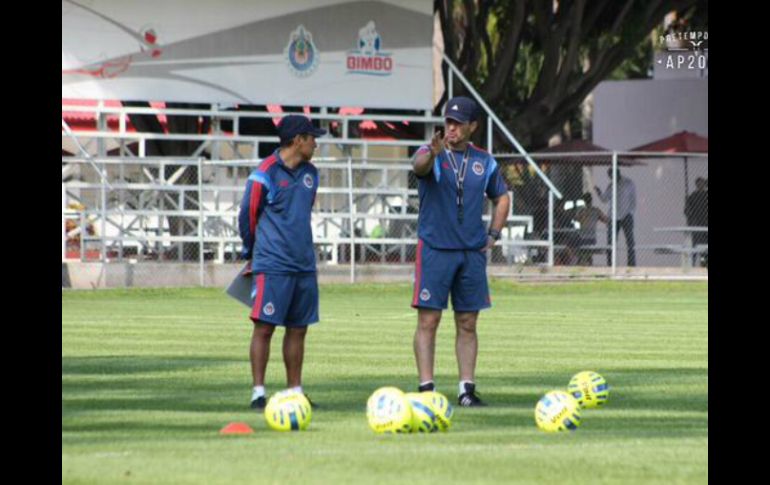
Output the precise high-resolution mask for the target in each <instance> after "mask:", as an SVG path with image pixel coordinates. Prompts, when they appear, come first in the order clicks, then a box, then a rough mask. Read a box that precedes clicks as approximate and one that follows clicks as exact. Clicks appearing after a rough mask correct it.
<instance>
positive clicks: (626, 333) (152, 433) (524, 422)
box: [62, 282, 708, 485]
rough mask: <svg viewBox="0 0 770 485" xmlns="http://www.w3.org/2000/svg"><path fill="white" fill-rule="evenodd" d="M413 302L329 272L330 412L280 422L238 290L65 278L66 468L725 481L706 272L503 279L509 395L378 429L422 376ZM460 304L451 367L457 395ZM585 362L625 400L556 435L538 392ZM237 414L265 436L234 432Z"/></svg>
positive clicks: (316, 367) (502, 391) (448, 380)
mask: <svg viewBox="0 0 770 485" xmlns="http://www.w3.org/2000/svg"><path fill="white" fill-rule="evenodd" d="M410 300H411V286H410V285H358V286H355V287H352V286H345V285H329V286H322V287H321V323H320V324H318V325H316V326H315V327H313V328H312V329H311V330H310V332H309V333H308V341H307V349H306V355H305V373H304V387H305V390H306V392H307V393H308V394H309V395H310V396H311V398H312V399H313V400H314V401H316V402H317V403H318V404H319V405H320V406H322V407H321V408H320V409H317V410H315V411H314V413H313V422H312V423H311V425H310V429H309V430H308V431H306V432H301V433H279V432H274V431H271V430H270V429H269V428H268V427H267V424H266V423H265V421H264V418H263V416H262V415H261V414H257V413H255V412H254V411H252V410H250V409H249V408H248V401H249V397H250V392H251V377H250V372H249V362H248V344H249V338H250V335H251V325H250V323H249V320H248V318H247V309H246V308H245V307H242V306H241V305H240V304H238V303H236V302H234V301H231V300H230V299H228V298H227V297H226V296H225V295H224V294H223V292H222V291H221V290H216V289H213V290H212V289H178V290H177V289H174V290H108V291H83V292H75V291H73V292H63V293H62V483H94V484H97V483H98V484H110V483H180V484H182V483H184V484H188V483H200V484H214V483H244V484H246V483H249V484H251V483H260V484H261V483H287V482H289V481H293V480H301V482H300V483H386V482H387V483H399V484H401V485H403V484H405V483H431V484H434V483H439V484H440V483H482V482H485V483H493V482H494V483H499V482H507V483H510V482H516V483H559V484H569V483H575V484H578V483H579V484H586V483H590V484H592V485H593V484H600V483H622V484H627V483H707V475H708V285H707V284H706V283H702V282H699V283H693V282H681V283H671V282H590V283H576V282H573V283H563V284H512V283H508V282H494V283H493V285H492V301H493V305H494V308H492V309H491V310H488V311H485V312H483V313H482V315H481V317H480V319H479V320H480V321H479V339H480V345H479V346H480V352H479V362H478V368H477V379H476V381H477V386H478V389H479V392H480V394H481V396H482V398H484V399H485V400H487V401H488V402H490V404H492V406H491V407H489V408H486V409H457V408H456V410H455V416H454V421H453V427H452V429H450V430H449V432H447V433H436V434H430V435H375V434H374V433H373V432H372V431H370V429H369V428H368V426H367V423H366V416H365V406H366V399H367V397H368V396H369V394H370V393H371V392H372V391H374V390H375V389H376V388H378V387H380V386H385V385H394V386H397V387H400V388H402V389H404V390H414V388H415V387H416V370H415V365H414V357H413V354H412V336H413V333H414V326H415V320H416V312H415V311H414V310H412V309H411V308H410V307H409V303H410ZM451 317H452V315H451V313H445V315H444V318H445V320H444V322H443V323H442V327H441V328H440V329H439V341H438V344H437V362H436V372H437V374H436V381H437V385H438V390H439V391H442V392H444V393H446V394H447V395H448V396H450V397H455V396H456V391H457V370H456V369H457V368H456V362H455V357H454V329H453V327H454V323H453V321H452V318H451ZM281 339H282V332H280V331H279V332H276V336H275V338H274V340H273V348H272V353H271V360H270V365H269V367H268V382H267V390H268V393H272V392H275V391H277V390H279V389H280V388H282V387H283V385H284V370H283V362H282V360H281V346H280V344H281ZM581 370H595V371H597V372H600V373H601V374H602V375H604V377H605V378H606V379H607V381H608V383H609V384H610V386H611V393H610V399H609V403H608V405H607V406H606V407H605V408H604V409H601V410H587V411H584V412H583V423H582V425H581V427H580V428H579V429H578V430H577V431H576V432H574V433H569V434H558V435H551V434H545V433H542V432H540V431H539V430H538V429H537V428H536V427H535V424H534V417H533V416H534V406H535V403H536V402H537V400H538V398H539V397H540V396H541V395H542V394H543V393H545V392H546V391H549V390H551V389H557V388H562V389H564V388H566V386H567V383H568V381H569V379H570V377H571V376H572V375H573V374H574V373H576V372H578V371H581ZM232 421H246V422H248V423H249V424H250V425H251V426H252V427H253V428H254V430H255V432H254V434H251V435H245V436H220V435H219V434H218V431H219V429H220V428H221V427H222V426H224V425H225V424H227V423H228V422H232Z"/></svg>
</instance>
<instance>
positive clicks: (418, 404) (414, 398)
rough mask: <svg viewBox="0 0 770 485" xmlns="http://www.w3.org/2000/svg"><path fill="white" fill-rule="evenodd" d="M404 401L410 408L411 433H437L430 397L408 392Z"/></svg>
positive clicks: (420, 393) (424, 394) (421, 393)
mask: <svg viewBox="0 0 770 485" xmlns="http://www.w3.org/2000/svg"><path fill="white" fill-rule="evenodd" d="M406 399H407V400H408V401H409V405H410V406H412V430H411V432H412V433H432V432H434V431H438V424H437V423H436V413H435V412H434V411H433V403H432V402H431V398H430V396H428V395H427V393H424V392H408V393H406Z"/></svg>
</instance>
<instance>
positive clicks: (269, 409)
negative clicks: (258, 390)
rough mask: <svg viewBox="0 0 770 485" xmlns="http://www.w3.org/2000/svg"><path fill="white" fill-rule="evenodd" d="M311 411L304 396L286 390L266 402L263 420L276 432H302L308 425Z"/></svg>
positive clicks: (311, 415) (308, 402)
mask: <svg viewBox="0 0 770 485" xmlns="http://www.w3.org/2000/svg"><path fill="white" fill-rule="evenodd" d="M312 417H313V410H312V408H311V406H310V401H308V400H307V398H306V397H305V395H304V394H302V393H300V392H297V391H292V390H286V391H281V392H277V393H275V394H274V395H273V397H271V398H270V400H269V401H267V406H265V420H266V421H267V424H268V426H270V427H271V428H272V429H274V430H276V431H302V430H305V429H307V427H308V426H309V425H310V419H311V418H312Z"/></svg>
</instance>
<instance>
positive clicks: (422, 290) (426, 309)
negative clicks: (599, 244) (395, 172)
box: [412, 96, 510, 406]
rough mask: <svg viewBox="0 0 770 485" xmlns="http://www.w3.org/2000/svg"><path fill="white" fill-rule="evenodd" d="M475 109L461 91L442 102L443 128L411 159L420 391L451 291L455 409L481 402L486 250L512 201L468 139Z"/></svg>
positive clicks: (429, 382)
mask: <svg viewBox="0 0 770 485" xmlns="http://www.w3.org/2000/svg"><path fill="white" fill-rule="evenodd" d="M478 111H479V110H478V106H477V105H476V102H475V101H473V100H472V99H470V98H467V97H464V96H458V97H455V98H452V99H450V100H449V101H447V104H446V108H445V112H444V118H445V120H446V123H445V131H446V133H445V134H444V135H443V136H442V135H440V134H438V133H436V134H435V135H434V136H433V139H432V140H431V143H430V144H428V145H423V146H422V147H420V148H419V149H418V150H417V153H416V155H415V157H414V162H413V168H414V173H415V175H416V176H417V177H418V179H419V186H418V193H419V196H420V217H419V222H418V228H417V234H418V237H419V241H418V244H417V259H416V266H415V281H414V292H413V294H412V307H413V308H416V309H417V310H418V317H417V331H416V332H415V336H414V353H415V359H416V361H417V371H418V374H419V379H420V386H419V390H420V391H431V390H434V389H435V384H434V383H433V363H434V355H435V349H436V331H437V330H438V325H439V322H440V321H441V312H442V310H445V309H446V308H447V302H448V299H449V294H450V293H451V295H452V309H453V310H454V317H455V326H456V328H457V334H456V342H455V351H456V355H457V364H458V368H459V374H460V375H459V378H460V379H459V380H460V383H459V388H458V398H457V402H458V404H459V405H460V406H484V405H485V403H484V402H483V401H482V400H481V399H480V398H479V396H478V395H477V394H476V383H475V376H474V374H475V370H476V355H477V352H478V339H477V336H476V321H477V319H478V316H479V310H483V309H485V308H489V307H490V306H491V300H490V297H489V288H488V286H487V258H486V251H487V250H488V249H489V248H491V247H492V246H493V245H494V243H495V241H497V240H498V239H500V230H501V229H502V227H503V224H504V223H505V219H506V217H507V215H508V209H509V205H510V198H509V197H508V188H507V187H506V184H505V181H504V180H503V177H502V174H501V173H500V167H499V166H498V164H497V162H496V161H495V159H494V158H493V157H492V155H490V154H489V153H487V152H485V151H484V150H482V149H480V148H478V147H476V146H474V145H473V144H471V143H470V137H471V134H473V132H474V131H475V130H476V128H477V127H478V121H477V115H478ZM485 196H486V198H489V199H490V200H491V201H492V203H493V204H494V207H495V209H494V215H493V217H492V223H491V224H490V227H489V231H487V230H486V228H485V227H484V223H483V222H482V219H481V216H482V213H483V211H484V205H485V204H486V200H485Z"/></svg>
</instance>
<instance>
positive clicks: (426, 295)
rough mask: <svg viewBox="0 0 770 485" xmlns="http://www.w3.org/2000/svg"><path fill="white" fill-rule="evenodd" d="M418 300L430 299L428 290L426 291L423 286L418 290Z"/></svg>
mask: <svg viewBox="0 0 770 485" xmlns="http://www.w3.org/2000/svg"><path fill="white" fill-rule="evenodd" d="M420 300H422V301H428V300H430V291H428V289H427V288H423V289H422V291H421V292H420Z"/></svg>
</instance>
